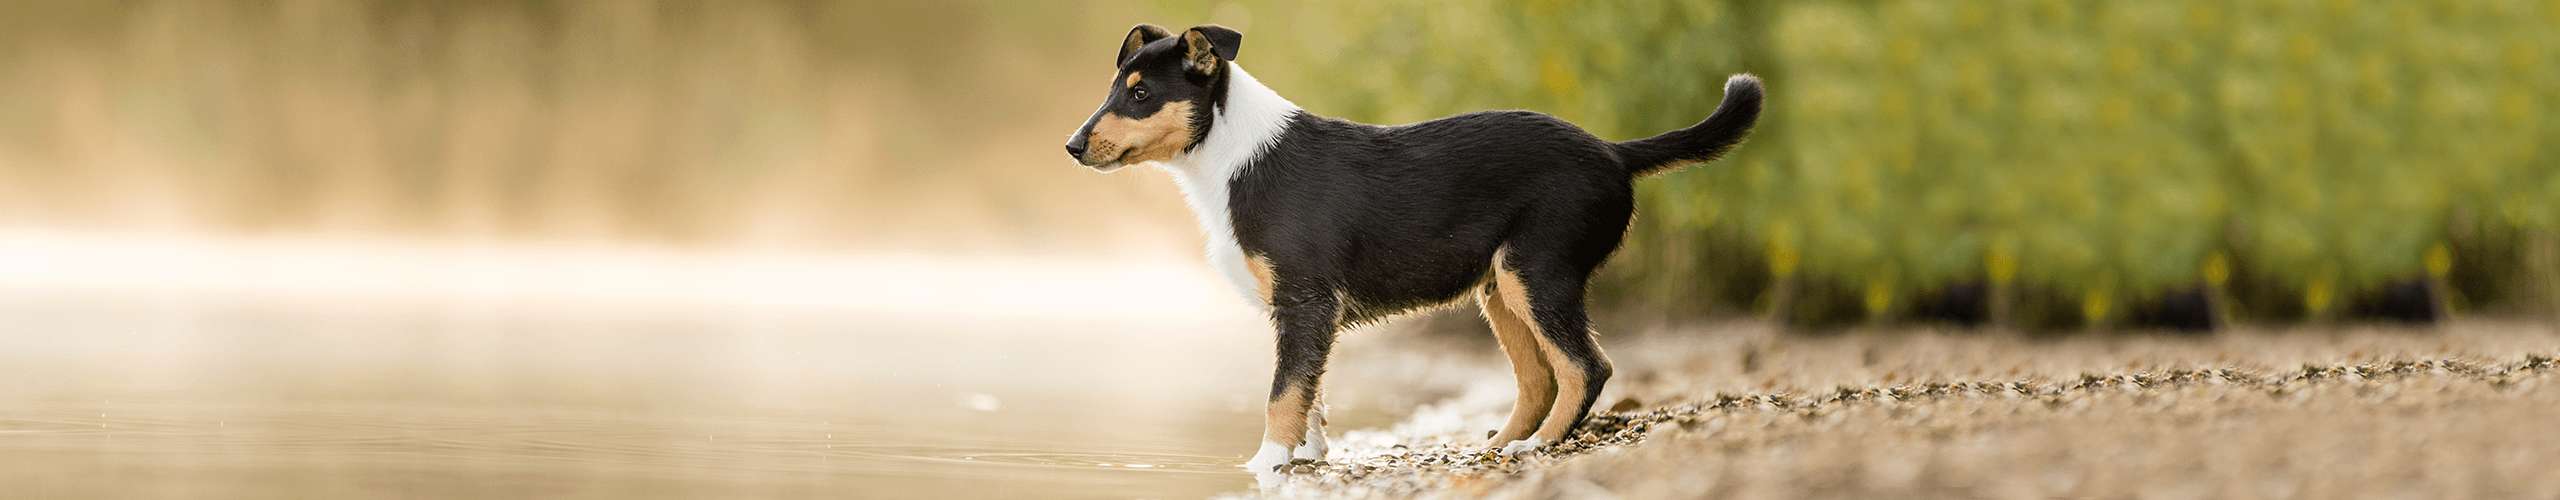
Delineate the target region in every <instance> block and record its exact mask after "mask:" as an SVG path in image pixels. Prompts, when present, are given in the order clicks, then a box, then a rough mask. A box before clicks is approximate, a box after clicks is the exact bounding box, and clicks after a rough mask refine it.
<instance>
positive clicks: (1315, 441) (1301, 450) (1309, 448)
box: [1289, 421, 1331, 460]
mask: <svg viewBox="0 0 2560 500" xmlns="http://www.w3.org/2000/svg"><path fill="white" fill-rule="evenodd" d="M1328 451H1331V450H1329V449H1328V447H1327V446H1326V445H1325V442H1324V427H1322V426H1321V425H1319V424H1317V423H1315V422H1314V421H1309V422H1308V423H1307V437H1306V442H1303V443H1298V447H1297V448H1293V449H1290V450H1289V458H1297V459H1307V460H1324V456H1325V453H1326V452H1328Z"/></svg>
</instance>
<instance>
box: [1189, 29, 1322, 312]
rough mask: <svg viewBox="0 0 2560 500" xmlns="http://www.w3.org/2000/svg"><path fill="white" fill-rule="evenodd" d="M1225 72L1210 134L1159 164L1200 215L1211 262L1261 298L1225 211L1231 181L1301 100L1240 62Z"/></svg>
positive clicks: (1268, 144)
mask: <svg viewBox="0 0 2560 500" xmlns="http://www.w3.org/2000/svg"><path fill="white" fill-rule="evenodd" d="M1226 71H1227V101H1226V103H1225V105H1222V106H1218V107H1217V108H1216V109H1217V111H1216V113H1218V115H1217V116H1215V117H1211V123H1210V125H1209V134H1208V136H1207V137H1204V138H1201V139H1200V144H1199V145H1197V146H1196V147H1193V148H1191V151H1189V152H1185V153H1182V154H1179V155H1175V156H1174V157H1173V158H1172V159H1170V160H1166V161H1162V162H1157V163H1156V166H1157V167H1160V168H1163V169H1164V170H1165V172H1166V173H1170V174H1173V182H1174V184H1175V185H1178V186H1181V187H1182V197H1183V200H1184V201H1186V202H1189V203H1190V205H1191V214H1192V215H1193V216H1197V217H1199V219H1200V230H1201V231H1202V232H1205V233H1207V236H1208V237H1209V241H1208V244H1209V248H1208V251H1209V264H1210V265H1211V266H1213V267H1216V268H1217V269H1218V273H1219V274H1223V275H1226V278H1227V280H1228V281H1230V282H1233V284H1235V285H1236V287H1237V290H1238V291H1239V292H1242V293H1243V294H1244V295H1245V297H1247V298H1248V299H1252V300H1256V301H1258V300H1259V299H1260V293H1259V292H1258V291H1257V290H1258V288H1259V287H1258V286H1257V285H1256V284H1255V282H1254V278H1253V275H1252V273H1251V272H1250V271H1249V270H1247V269H1246V268H1245V263H1244V248H1243V247H1240V246H1237V245H1236V235H1235V228H1234V227H1233V226H1234V223H1235V222H1234V218H1233V216H1232V215H1230V214H1229V213H1228V212H1227V186H1228V181H1232V180H1235V178H1236V176H1237V175H1240V174H1243V173H1244V168H1245V165H1247V164H1250V163H1252V162H1253V160H1254V158H1256V157H1259V156H1262V153H1263V151H1264V150H1267V149H1270V147H1271V144H1272V143H1273V142H1274V141H1278V140H1279V139H1280V134H1281V133H1282V132H1286V131H1288V129H1289V119H1290V117H1292V116H1295V115H1297V114H1298V105H1297V104H1293V103H1290V102H1289V100H1288V99H1286V98H1282V97H1280V93H1278V92H1273V91H1272V90H1271V87H1265V86H1263V85H1262V82H1261V81H1258V80H1254V79H1253V75H1250V74H1246V73H1245V72H1244V67H1242V66H1237V65H1236V63H1232V62H1230V63H1227V67H1226Z"/></svg>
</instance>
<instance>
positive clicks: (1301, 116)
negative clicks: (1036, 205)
mask: <svg viewBox="0 0 2560 500" xmlns="http://www.w3.org/2000/svg"><path fill="white" fill-rule="evenodd" d="M1243 41H1244V35H1243V34H1241V33H1237V32H1236V31H1235V30H1231V29H1227V28H1226V27H1222V26H1216V25H1209V26H1200V27H1195V28H1191V29H1190V30H1187V31H1184V32H1182V33H1179V34H1176V33H1173V32H1171V31H1167V30H1165V29H1164V28H1161V27H1157V26H1154V25H1139V26H1138V27H1137V28H1135V29H1131V30H1129V35H1128V37H1127V38H1126V39H1125V40H1124V41H1123V42H1122V43H1121V44H1120V51H1119V54H1117V55H1114V56H1113V57H1112V58H1111V61H1112V67H1114V68H1116V69H1117V71H1116V72H1114V73H1113V75H1112V77H1111V91H1110V94H1108V95H1107V96H1105V97H1104V98H1103V101H1102V107H1101V109H1098V110H1096V111H1094V114H1093V117H1092V118H1090V119H1087V120H1085V123H1084V126H1083V127H1080V128H1078V129H1077V130H1076V132H1075V135H1074V136H1072V137H1070V138H1069V139H1068V140H1067V154H1069V155H1073V156H1075V157H1076V160H1077V161H1078V162H1081V163H1083V164H1084V165H1086V166H1090V167H1093V168H1096V169H1100V170H1103V171H1111V170H1115V169H1118V168H1119V167H1121V166H1124V165H1130V164H1139V163H1154V164H1156V165H1157V166H1160V167H1162V168H1163V169H1164V170H1166V171H1167V172H1170V173H1172V175H1173V178H1174V181H1175V182H1177V183H1179V184H1180V185H1181V187H1182V190H1183V193H1184V194H1185V195H1186V198H1188V201H1189V202H1190V205H1191V209H1192V212H1193V213H1194V214H1195V215H1198V216H1199V219H1200V227H1201V228H1202V229H1204V230H1206V231H1207V232H1208V236H1209V249H1208V251H1209V261H1210V263H1211V264H1213V265H1215V266H1216V267H1217V268H1218V270H1219V272H1221V273H1223V274H1225V275H1226V276H1227V278H1228V279H1229V280H1231V281H1233V282H1234V284H1235V285H1236V287H1237V288H1238V289H1240V290H1243V291H1244V293H1246V294H1248V295H1250V296H1251V298H1252V299H1253V300H1255V301H1256V302H1257V303H1258V304H1260V305H1262V306H1264V307H1266V308H1267V310H1268V311H1269V313H1270V316H1271V321H1272V324H1273V326H1274V327H1275V328H1276V329H1277V330H1278V336H1279V348H1278V353H1279V361H1278V363H1277V367H1276V369H1275V372H1276V373H1275V374H1274V375H1273V377H1272V381H1271V395H1270V407H1269V410H1268V413H1267V414H1265V415H1264V418H1265V419H1266V420H1265V427H1264V429H1263V434H1262V440H1263V444H1262V447H1261V449H1260V450H1259V451H1258V452H1257V453H1256V454H1255V455H1254V457H1253V459H1252V460H1251V461H1248V462H1246V467H1247V468H1249V469H1252V470H1253V471H1255V472H1257V473H1263V474H1268V473H1270V471H1271V469H1272V468H1273V467H1274V466H1276V465H1279V464H1282V463H1286V462H1288V460H1289V459H1291V458H1312V459H1321V458H1324V455H1325V445H1324V430H1323V428H1322V425H1323V421H1324V415H1323V409H1322V408H1323V406H1322V405H1321V404H1319V403H1318V402H1317V399H1318V397H1319V395H1320V394H1321V391H1319V390H1318V387H1319V384H1320V382H1321V381H1322V379H1323V375H1324V369H1325V359H1326V357H1327V356H1328V355H1329V353H1330V352H1331V351H1332V349H1333V344H1334V335H1335V332H1336V331H1338V330H1341V329H1344V328H1346V327H1348V326H1351V325H1356V324H1360V323H1363V322H1369V321H1375V320H1379V319H1382V318H1385V317H1388V316H1390V315H1393V314H1396V313H1399V312H1404V311H1410V310H1414V309H1417V308H1422V307H1427V306H1432V305H1438V304H1445V303H1449V302H1453V301H1456V300H1459V299H1461V298H1465V297H1468V296H1470V295H1472V296H1473V297H1474V299H1475V301H1476V303H1477V304H1478V305H1479V306H1480V307H1482V308H1483V309H1484V316H1485V319H1486V320H1487V321H1488V322H1491V323H1492V325H1493V331H1494V334H1495V336H1497V337H1499V339H1500V343H1501V345H1502V350H1503V352H1504V353H1505V354H1506V355H1508V356H1509V357H1510V359H1511V366H1512V369H1513V371H1514V372H1515V374H1516V375H1518V378H1519V384H1520V395H1519V399H1518V400H1517V401H1516V402H1515V403H1514V404H1513V407H1512V410H1511V420H1510V423H1508V424H1505V425H1503V427H1502V430H1501V431H1500V432H1498V433H1496V434H1495V435H1494V438H1493V444H1494V445H1498V446H1502V451H1503V452H1504V453H1514V454H1516V453H1522V452H1526V451H1530V450H1534V449H1537V448H1538V447H1540V446H1543V445H1545V444H1546V443H1552V442H1556V441H1557V440H1559V439H1561V438H1563V437H1564V436H1565V433H1566V432H1567V431H1570V430H1572V429H1573V428H1574V426H1575V425H1577V424H1579V423H1581V421H1582V418H1583V416H1584V415H1586V414H1588V413H1589V412H1590V410H1591V404H1592V401H1594V400H1595V399H1596V398H1598V396H1599V393H1600V389H1601V387H1602V386H1603V385H1604V384H1605V383H1607V382H1608V380H1609V373H1610V365H1609V358H1608V356H1605V355H1603V354H1601V352H1600V346H1599V345H1597V344H1596V343H1595V341H1594V338H1593V332H1592V329H1591V322H1590V319H1589V317H1588V316H1587V315H1586V314H1585V313H1584V311H1583V293H1584V289H1585V287H1586V284H1587V283H1588V282H1589V281H1590V279H1591V275H1592V273H1593V271H1595V270H1597V269H1598V268H1599V267H1600V264H1601V262H1602V261H1604V260H1607V259H1608V257H1609V254H1610V253H1612V252H1615V251H1616V250H1617V249H1618V243H1619V240H1620V239H1621V238H1623V237H1625V235H1626V233H1627V221H1628V218H1629V217H1630V216H1631V215H1632V213H1633V212H1634V210H1635V196H1634V194H1633V193H1632V185H1633V183H1634V182H1635V179H1636V178H1637V177H1641V176H1644V175H1646V174H1650V173H1655V172H1661V171H1665V170H1668V169H1670V168H1672V167H1674V166H1677V165H1680V164H1683V163H1690V162H1700V161H1707V160H1712V159H1714V158H1716V157H1717V156H1718V155H1720V154H1723V153H1724V152H1725V151H1726V150H1728V149H1731V148H1732V147H1733V146H1734V145H1735V144H1736V143H1739V142H1741V141H1742V139H1743V136H1745V135H1747V134H1748V133H1749V132H1750V130H1751V125H1752V123H1753V122H1754V121H1756V120H1757V119H1758V117H1759V114H1760V81H1759V80H1758V79H1756V78H1753V77H1751V76H1750V75H1736V76H1733V77H1732V78H1730V79H1727V80H1725V86H1724V101H1723V102H1722V103H1721V104H1719V105H1718V106H1717V107H1716V110H1715V113H1714V114H1712V115H1709V116H1708V117H1707V119H1706V120H1705V121H1703V122H1699V123H1698V124H1697V125H1695V126H1691V127H1689V128H1685V129H1680V130H1674V131H1671V132H1668V133H1664V134H1662V135H1658V136H1654V137H1651V138H1646V139H1639V140H1634V141H1628V142H1609V141H1605V140H1601V139H1600V138H1598V137H1593V136H1592V135H1591V134H1589V133H1586V132H1583V131H1582V129H1581V128H1578V127H1575V126H1574V125H1573V124H1571V123H1566V122H1564V121H1563V120H1559V119H1556V118H1555V117H1551V116H1547V115H1543V114H1538V113H1533V112H1527V111H1496V112H1485V113H1473V114H1466V115H1459V116H1454V117H1449V118H1442V119H1438V120H1432V121H1427V122H1422V123H1415V124H1410V125H1401V126H1393V127H1379V126H1372V125H1363V124H1358V123H1352V122H1348V121H1343V120H1336V119H1331V118H1325V117H1321V116H1316V115H1314V114H1310V113H1307V112H1305V111H1301V110H1299V109H1298V107H1297V106H1296V105H1294V104H1291V103H1290V102H1289V101H1288V100H1287V99H1283V98H1281V97H1280V95H1279V94H1278V93H1274V92H1273V91H1272V90H1271V89H1270V88H1269V87H1265V86H1263V85H1262V84H1261V83H1260V82H1256V81H1255V80H1254V79H1253V76H1252V75H1248V74H1245V72H1244V69H1243V68H1241V67H1238V66H1236V64H1235V59H1236V50H1237V49H1238V48H1239V47H1240V46H1241V45H1242V43H1243Z"/></svg>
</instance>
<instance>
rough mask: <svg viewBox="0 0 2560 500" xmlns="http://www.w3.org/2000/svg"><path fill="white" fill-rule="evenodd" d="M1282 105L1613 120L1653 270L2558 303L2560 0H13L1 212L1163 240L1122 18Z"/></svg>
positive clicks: (275, 228)
mask: <svg viewBox="0 0 2560 500" xmlns="http://www.w3.org/2000/svg"><path fill="white" fill-rule="evenodd" d="M1141 21H1145V22H1155V23H1159V24H1165V25H1169V26H1187V25H1190V24H1196V23H1203V22H1216V23H1223V24H1227V25H1230V26H1234V27H1237V28H1240V29H1242V30H1243V31H1244V32H1245V33H1246V40H1247V42H1246V48H1245V50H1244V52H1243V56H1242V61H1243V63H1244V64H1245V65H1246V66H1247V67H1250V68H1253V69H1254V71H1255V72H1256V74H1257V75H1258V76H1260V77H1261V78H1262V79H1263V80H1265V81H1267V82H1270V83H1272V84H1273V86H1275V87H1277V88H1278V89H1279V90H1280V91H1281V92H1282V93H1283V94H1285V95H1288V96H1290V97H1291V98H1292V99H1294V100H1296V101H1297V102H1298V103H1299V104H1301V105H1304V106H1306V107H1307V108H1308V109H1310V110H1312V111H1315V112H1318V113H1323V114H1327V115H1331V116H1337V117H1343V118H1348V119H1354V120H1360V121H1365V122H1370V123H1403V122H1411V121H1418V120H1424V119H1430V118H1434V117H1439V116H1444V115H1448V114H1454V113H1460V112H1466V111H1474V110H1481V109H1490V108H1524V109H1533V110H1538V111H1544V112H1548V113H1552V114H1555V115H1558V116H1561V117H1564V118H1566V119H1569V120H1572V121H1574V122H1575V123H1579V124H1582V125H1584V126H1586V127H1587V128H1590V129H1591V130H1592V131H1593V132H1595V133H1597V134H1599V135H1601V136H1604V137H1610V138H1618V139H1625V138H1634V137H1641V136H1646V135H1651V134H1653V133H1657V132H1660V131H1663V130H1668V129H1672V128H1677V127H1681V126H1686V125H1688V124H1690V123H1693V122H1695V121H1696V120H1698V119H1700V118H1701V117H1703V116H1704V115H1705V114H1707V113H1708V112H1709V110H1711V109H1713V108H1714V106H1715V103H1716V102H1717V101H1718V99H1720V97H1721V96H1720V95H1719V92H1718V90H1719V89H1720V86H1719V84H1720V82H1722V81H1723V77H1724V76H1725V75H1726V74H1729V73H1737V72H1752V73H1757V74H1760V75H1761V76H1763V77H1764V78H1766V80H1767V82H1768V85H1769V89H1770V93H1769V96H1770V99H1771V100H1770V101H1769V103H1768V106H1769V112H1768V113H1767V114H1766V115H1764V117H1763V121H1762V123H1761V125H1760V128H1759V129H1758V132H1757V133H1756V135H1755V136H1754V137H1753V139H1752V140H1751V142H1750V143H1748V144H1746V145H1745V146H1743V147H1742V148H1741V149H1740V150H1739V151H1738V153H1737V154H1734V155H1732V156H1730V157H1729V158H1727V159H1726V160H1724V161H1721V162H1719V163H1717V164H1714V165H1710V166H1706V167H1703V168H1692V169H1689V170H1687V171H1683V172H1680V173H1676V174H1670V175H1665V176H1660V177H1657V178H1655V179H1652V180H1649V181H1646V182H1644V183H1642V184H1640V186H1641V187H1640V189H1641V190H1642V193H1641V194H1642V196H1643V204H1642V210H1641V212H1640V214H1639V216H1638V219H1637V222H1636V224H1637V227H1636V228H1635V230H1634V231H1633V232H1632V236H1631V241H1630V242H1629V244H1628V245H1627V246H1626V250H1625V251H1624V252H1623V253H1622V254H1621V255H1620V256H1619V257H1618V259H1617V260H1616V261H1615V262H1614V263H1613V265H1612V267H1611V268H1610V271H1609V274H1608V275H1607V276H1606V277H1605V279H1604V282H1603V283H1602V284H1601V285H1600V286H1599V287H1598V291H1599V296H1600V297H1602V299H1603V300H1605V301H1607V302H1608V303H1609V305H1611V306H1612V307H1611V309H1615V310H1619V311H1631V312H1636V313H1641V314H1653V315H1663V316H1676V317H1687V316H1697V315H1766V316H1771V317H1777V318H1783V319H1786V320H1789V321H1794V322H1798V323H1803V324H1840V323H1856V322H1871V321H1941V320H1953V321H1957V322H1962V323H1968V324H1985V323H2008V324H2014V325H2018V326H2025V327H2056V328H2080V327H2107V326H2111V325H2118V324H2129V325H2137V326H2139V325H2166V326H2182V325H2183V326H2191V325H2193V324H2196V323H2198V321H2194V318H2195V317H2198V316H2202V317H2204V318H2205V319H2206V321H2203V323H2207V324H2210V323H2214V322H2219V321H2226V320H2241V321H2270V322H2290V321H2304V320H2308V321H2329V320H2353V319H2359V318H2374V317H2409V316H2413V315H2412V314H2408V312H2407V310H2409V309H2413V308H2414V309H2419V310H2421V311H2420V313H2419V314H2415V315H2414V316H2417V317H2436V316H2440V315H2441V314H2442V313H2443V312H2446V311H2455V312H2461V311H2491V312H2530V313H2537V314H2538V313H2550V314H2560V278H2555V276H2560V150H2555V148H2553V147H2549V146H2546V145H2545V143H2546V142H2549V139H2550V138H2551V137H2554V134H2555V132H2560V112H2555V111H2560V74H2555V73H2560V65H2555V64H2554V61H2556V60H2560V32H2555V30H2552V29H2550V27H2551V26H2554V25H2560V2H2555V1H2551V0H2441V1H2433V2H2386V1H2354V0H2261V1H2250V2H2220V1H2202V0H2160V1H2138V2H2062V1H2029V0H1970V1H1968V0H1912V1H1890V2H1879V1H1827V0H1804V1H1770V0H1693V1H1665V0H1587V1H1562V0H1530V1H1522V2H1426V1H1412V0H1386V1H1348V0H1318V1H1304V2H1301V1H1280V0H1232V1H1219V2H1205V3H1204V2H1170V1H1168V2H1154V3H1134V4H1133V3H1127V2H1102V1H1086V2H1075V1H1071V2H1001V1H988V2H979V1H927V0H885V1H860V2H828V1H803V0H757V1H739V2H690V1H663V2H652V1H566V2H514V1H449V2H402V1H392V0H358V1H341V0H278V1H260V2H245V1H244V2H212V1H187V0H136V1H128V2H44V1H37V2H0V227H5V228H27V227H34V228H39V229H44V230H76V231H92V230H95V231H107V232H116V231H176V232H202V233H211V234H216V235H244V234H245V235H253V236H254V235H266V234H305V233H321V234H341V233H344V234H355V235H359V236H358V237H375V236H380V235H390V236H391V237H395V238H417V239H470V240H478V239H495V240H533V241H557V240H572V241H605V242H611V243H614V244H635V245H660V246H687V247H720V248H726V247H734V246H770V247H786V248H793V249H815V250H817V251H888V252H928V253H937V254H947V253H951V252H976V253H1015V254H1021V253H1032V254H1086V255H1110V256H1124V255H1129V254H1132V253H1137V254H1142V255H1161V256H1164V257H1166V258H1196V256H1195V255H1194V253H1195V250H1196V248H1197V247H1196V246H1195V245H1196V243H1195V242H1196V241H1197V240H1196V238H1197V236H1196V235H1195V234H1193V231H1194V228H1193V227H1192V226H1191V223H1190V219H1189V216H1188V215H1187V214H1185V213H1183V211H1182V209H1181V205H1180V203H1179V202H1178V201H1176V198H1178V194H1177V193H1176V192H1175V190H1174V189H1173V188H1172V187H1171V186H1170V183H1167V182H1164V180H1163V179H1161V178H1160V176H1158V175H1156V174H1154V173H1152V172H1146V171H1134V172H1131V173H1129V174H1122V175H1112V176H1102V175H1094V174H1092V173H1091V172H1089V171H1086V170H1084V169H1080V168H1076V167H1074V166H1073V165H1072V164H1070V163H1068V162H1066V161H1064V160H1063V159H1062V158H1060V157H1059V154H1058V152H1057V146H1056V144H1057V143H1058V141H1059V140H1060V139H1059V138H1060V137H1062V136H1063V135H1064V134H1066V133H1067V132H1068V131H1069V130H1072V129H1073V128H1074V127H1075V125H1076V124H1077V123H1079V122H1080V121H1082V120H1083V119H1084V117H1085V116H1086V115H1087V114H1089V113H1090V112H1091V110H1092V106H1093V105H1094V102H1095V99H1097V98H1098V97H1099V92H1100V90H1101V89H1102V88H1103V86H1104V83H1105V82H1104V81H1103V80H1104V79H1105V78H1107V77H1108V70H1107V69H1106V68H1105V67H1104V65H1103V64H1101V63H1102V60H1103V59H1104V57H1103V54H1108V53H1111V52H1112V51H1113V50H1115V49H1116V47H1117V43H1118V41H1119V36H1120V35H1121V34H1122V33H1124V30H1126V29H1127V27H1128V26H1129V25H1130V24H1133V23H1135V22H1141Z"/></svg>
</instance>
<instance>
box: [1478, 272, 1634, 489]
mask: <svg viewBox="0 0 2560 500" xmlns="http://www.w3.org/2000/svg"><path fill="white" fill-rule="evenodd" d="M1505 254H1506V257H1505V258H1504V259H1503V261H1502V262H1500V263H1499V265H1497V266H1495V272H1494V277H1495V281H1496V282H1497V283H1499V284H1501V285H1502V286H1501V287H1500V290H1501V291H1502V293H1503V294H1504V297H1503V299H1504V300H1503V301H1504V302H1506V303H1511V304H1522V303H1525V304H1527V305H1528V307H1527V308H1526V309H1527V312H1528V314H1525V315H1524V316H1526V317H1528V318H1529V324H1530V325H1531V327H1532V328H1531V330H1533V331H1534V332H1535V333H1536V334H1537V339H1538V340H1539V348H1540V351H1541V352H1542V353H1543V354H1545V356H1546V359H1547V366H1548V368H1549V369H1551V370H1553V371H1554V372H1555V382H1554V383H1555V387H1556V396H1555V404H1554V405H1553V407H1552V408H1549V409H1548V411H1547V415H1546V419H1545V420H1544V421H1542V422H1539V424H1538V430H1537V432H1535V433H1532V434H1530V435H1529V437H1528V438H1527V439H1522V440H1519V441H1514V442H1511V443H1510V444H1507V445H1504V446H1503V448H1502V452H1503V453H1506V454H1520V453H1526V452H1528V451H1531V450H1536V449H1538V448H1539V447H1542V446H1546V445H1547V444H1549V443H1554V442H1557V441H1561V440H1563V439H1564V437H1565V435H1566V433H1569V432H1572V431H1573V428H1574V427H1575V426H1577V425H1580V424H1581V423H1582V419H1583V417H1584V416H1586V415H1589V414H1590V412H1591V405H1592V403H1593V402H1594V401H1596V400H1598V399H1599V397H1600V390H1601V388H1603V387H1606V386H1607V385H1608V383H1609V376H1610V374H1611V372H1612V371H1613V368H1612V367H1611V366H1610V362H1609V356H1608V355H1607V354H1604V353H1602V352H1600V344H1599V342H1598V339H1596V338H1594V337H1593V335H1592V331H1591V320H1590V317H1589V316H1588V315H1587V313H1586V312H1585V311H1584V310H1583V287H1584V286H1585V285H1586V283H1587V282H1588V280H1589V279H1590V269H1591V267H1590V266H1586V265H1579V264H1578V263H1575V262H1571V261H1565V260H1533V259H1534V257H1531V256H1528V255H1522V254H1519V253H1514V252H1511V251H1509V250H1507V249H1506V251H1505ZM1515 290H1516V292H1515Z"/></svg>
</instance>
